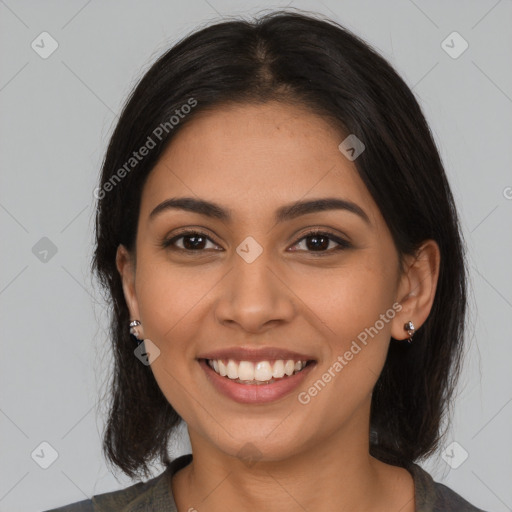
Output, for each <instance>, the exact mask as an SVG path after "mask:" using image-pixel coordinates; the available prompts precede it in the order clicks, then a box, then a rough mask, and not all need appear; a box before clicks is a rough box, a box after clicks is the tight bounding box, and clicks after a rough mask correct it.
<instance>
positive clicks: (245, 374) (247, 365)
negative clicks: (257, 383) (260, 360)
mask: <svg viewBox="0 0 512 512" xmlns="http://www.w3.org/2000/svg"><path fill="white" fill-rule="evenodd" d="M238 378H239V379H240V380H254V365H253V364H252V363H251V362H250V361H240V365H239V366H238Z"/></svg>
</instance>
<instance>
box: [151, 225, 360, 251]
mask: <svg viewBox="0 0 512 512" xmlns="http://www.w3.org/2000/svg"><path fill="white" fill-rule="evenodd" d="M189 236H200V237H203V238H206V239H207V240H208V241H210V242H212V243H214V244H215V242H214V241H213V240H212V239H211V238H210V237H209V236H207V235H206V233H203V232H201V231H195V230H190V231H183V232H181V233H179V234H178V235H176V236H174V237H173V238H171V239H166V240H163V241H162V244H161V246H162V247H163V248H164V249H171V250H175V251H180V252H183V253H188V254H190V255H194V253H201V252H205V249H198V250H195V251H194V250H191V249H182V248H181V247H176V246H174V243H175V242H176V241H177V240H179V239H181V238H186V237H189ZM313 236H321V237H326V238H328V239H329V241H332V242H336V243H337V244H338V246H337V247H335V248H334V249H328V250H326V251H308V250H305V251H304V250H300V249H299V250H297V251H293V252H307V253H309V254H311V255H313V256H315V257H317V256H320V257H322V256H328V255H331V254H333V253H334V252H338V251H341V250H344V249H350V248H351V247H352V244H351V243H350V242H348V241H347V240H344V239H343V238H339V237H338V236H336V235H334V234H333V233H330V232H328V231H322V230H318V229H315V230H311V231H308V232H307V233H304V234H303V235H301V237H300V238H299V239H298V240H297V241H296V242H295V243H294V244H293V246H295V245H297V244H298V243H300V242H301V241H302V240H304V239H305V238H309V237H313ZM215 245H217V244H215ZM293 246H292V247H293Z"/></svg>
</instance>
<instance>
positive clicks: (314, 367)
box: [118, 102, 406, 460]
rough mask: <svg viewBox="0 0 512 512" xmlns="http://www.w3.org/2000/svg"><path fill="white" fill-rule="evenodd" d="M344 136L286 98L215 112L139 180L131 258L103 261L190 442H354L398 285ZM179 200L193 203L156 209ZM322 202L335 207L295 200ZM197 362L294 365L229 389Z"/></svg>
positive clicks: (269, 450) (398, 320)
mask: <svg viewBox="0 0 512 512" xmlns="http://www.w3.org/2000/svg"><path fill="white" fill-rule="evenodd" d="M344 138H345V137H344V136H343V135H342V134H340V133H339V132H338V131H337V130H336V129H335V128H333V127H331V126H330V125H329V124H328V123H327V122H326V121H325V120H323V119H322V118H320V117H318V116H316V115H315V114H313V113H309V112H306V111H303V110H299V109H298V108H297V107H292V106H289V105H284V104H280V103H273V102H271V103H266V104H264V105H238V106H231V107H229V108H225V107H224V108H222V109H218V110H216V111H211V112H208V113H202V114H201V115H200V116H199V117H197V118H195V119H194V120H193V121H191V122H190V124H188V125H186V126H184V127H183V129H182V131H180V132H179V133H178V134H177V136H176V137H175V139H174V140H173V141H172V143H171V144H170V146H169V147H168V148H167V150H166V152H165V153H164V154H163V156H162V157H161V159H160V161H159V162H158V164H157V165H156V166H155V168H154V169H153V170H152V172H151V174H150V175H149V178H148V180H147V182H146V184H145V186H144V189H143V192H142V201H141V208H140V216H139V222H138V232H137V239H136V262H135V260H134V259H133V255H132V254H129V253H127V252H126V251H125V249H124V248H123V247H121V248H120V250H119V252H118V268H119V269H120V271H121V273H122V276H123V286H124V290H125V297H126V300H127V303H128V305H129V308H130V313H131V315H132V319H133V318H137V319H139V320H140V321H141V322H142V333H143V336H144V338H146V339H150V340H151V341H152V343H154V345H156V346H157V347H158V349H159V350H160V354H159V356H158V357H156V359H155V360H154V361H153V363H152V364H151V370H152V371H153V373H154V376H155V378H156V381H157V382H158V385H159V386H160V388H161V390H162V392H163V393H164V395H165V396H166V398H167V400H168V401H169V402H170V404H171V405H172V406H173V407H174V409H175V410H176V411H177V412H178V414H180V416H181V417H182V418H183V419H184V420H185V421H186V422H187V425H188V427H189V433H190V436H191V440H192V446H193V448H194V443H196V444H199V443H202V444H203V445H204V446H208V447H209V449H211V450H217V451H218V453H219V454H221V453H223V454H227V455H236V454H238V453H239V451H240V450H243V449H244V446H249V445H248V443H250V446H252V447H256V448H254V449H255V450H257V452H258V456H259V457H261V458H263V459H268V460H278V459H284V458H286V457H287V456H289V455H291V454H293V453H297V452H298V451H301V450H304V451H305V450H309V449H312V448H314V447H316V446H318V445H319V444H320V443H321V442H322V441H323V440H327V439H332V438H333V436H334V437H336V436H339V437H340V438H341V437H343V436H345V438H347V437H346V436H349V437H350V439H352V440H354V439H356V438H357V437H358V436H359V437H360V438H361V439H366V438H367V435H368V431H367V428H368V420H369V407H370V401H371V392H372V388H373V386H374V384H375V382H376V380H377V378H378V376H379V374H380V372H381V370H382V367H383V365H384V361H385V358H386V353H387V349H388V345H389V340H390V336H391V335H393V336H396V337H400V332H403V322H404V319H403V317H402V316H400V314H399V313H398V309H399V308H400V306H398V309H397V302H398V301H399V300H400V298H402V297H403V296H404V295H405V292H404V290H405V286H406V283H405V281H404V276H402V275H401V274H400V272H399V265H398V254H397V252H396V249H395V246H394V244H393V241H392V238H391V234H390V232H389V230H388V228H387V226H386V223H385V221H384V219H383V218H382V215H381V214H380V212H379V210H378V208H377V206H376V204H375V203H374V201H373V199H372V197H371V196H370V194H369V192H368V191H367V189H366V187H365V185H364V184H363V182H362V181H361V179H360V178H359V176H358V174H357V172H356V168H355V165H354V163H353V162H351V161H349V160H348V159H347V158H346V157H345V156H344V155H343V154H342V153H341V152H340V150H339V149H338V145H339V144H340V142H341V141H342V140H343V139H344ZM183 198H191V199H193V201H188V203H181V207H178V206H179V205H176V204H174V206H172V205H171V204H170V203H169V202H168V203H167V206H165V205H166V203H165V202H166V201H168V200H169V199H178V200H179V199H183ZM326 199H334V200H337V201H338V203H337V204H334V205H333V204H330V205H329V204H327V206H326V208H325V209H319V208H318V205H319V204H320V203H316V208H315V204H314V203H310V206H309V208H306V207H304V208H302V209H301V208H299V207H297V204H298V203H307V202H311V201H321V200H326ZM194 201H196V202H195V203H194ZM198 201H205V202H209V203H214V204H215V205H216V208H213V207H209V208H206V207H204V205H203V207H202V208H201V207H200V203H197V202H198ZM198 205H199V206H198ZM294 205H295V208H293V209H292V208H290V207H291V206H294ZM155 209H156V210H155ZM191 232H192V233H191ZM394 305H395V306H394ZM370 333H371V334H370ZM403 334H404V335H403V336H401V337H402V338H404V337H406V333H405V332H404V333H403ZM363 340H365V342H364V341H363ZM356 347H359V349H358V348H356ZM239 349H245V352H243V350H242V351H237V350H239ZM260 349H261V350H260ZM267 349H268V351H267ZM219 351H223V352H222V353H220V352H219ZM217 352H219V353H218V354H217ZM350 354H352V355H351V356H350ZM208 356H211V357H213V358H218V359H222V360H224V362H225V363H228V360H229V359H233V360H234V361H235V363H238V362H239V361H245V363H242V364H241V365H240V366H238V364H235V366H233V364H231V371H237V372H238V371H240V372H245V371H248V372H249V374H246V373H241V374H239V375H238V374H237V375H238V376H242V377H243V376H245V379H244V380H247V375H251V374H250V372H251V368H253V369H254V368H256V367H257V366H258V369H257V372H259V373H258V376H259V377H260V378H261V379H262V380H268V379H269V378H272V377H271V376H270V377H269V376H268V374H267V378H266V379H265V378H264V377H262V376H264V375H265V372H268V371H269V368H270V371H271V372H274V371H276V372H277V373H276V375H281V373H282V372H281V373H279V372H280V371H281V370H280V367H278V369H277V370H275V364H276V360H278V359H283V362H284V363H286V361H287V360H289V359H291V360H294V361H295V360H299V359H300V360H302V361H309V363H308V364H307V366H305V368H304V369H303V370H302V371H299V372H298V373H297V374H295V375H292V376H287V375H285V376H283V377H282V378H276V379H275V380H274V382H271V383H270V384H261V385H258V384H254V383H251V384H249V383H247V384H243V383H239V382H237V381H235V380H234V379H230V378H229V376H220V375H217V374H216V373H215V371H214V370H213V369H212V368H210V367H209V366H208V364H207V363H206V362H205V361H204V360H203V359H204V358H205V357H206V359H209V357H208ZM217 356H218V357H217ZM265 360H266V361H269V365H267V364H266V363H262V362H263V361H265ZM247 362H248V363H251V364H252V367H251V366H250V365H247V364H246V363H247ZM258 362H259V363H262V364H259V365H258ZM336 363H338V364H336ZM212 364H213V363H212ZM219 364H220V363H217V366H219ZM279 364H281V363H278V366H279ZM242 366H244V370H242ZM233 368H235V370H233ZM217 369H218V368H217ZM228 371H229V368H228ZM232 375H235V374H232ZM287 379H289V381H287ZM315 383H316V384H315ZM315 390H316V391H315Z"/></svg>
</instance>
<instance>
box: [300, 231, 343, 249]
mask: <svg viewBox="0 0 512 512" xmlns="http://www.w3.org/2000/svg"><path fill="white" fill-rule="evenodd" d="M303 240H304V241H305V242H302V241H303ZM300 244H302V246H303V247H304V249H299V251H300V252H302V251H303V250H304V251H305V252H311V253H315V252H316V253H329V254H330V253H332V252H334V251H339V250H342V249H348V248H349V247H351V246H352V245H351V244H350V243H349V242H347V241H346V240H343V239H342V238H339V237H338V236H336V235H334V234H333V233H328V232H323V231H310V232H309V233H306V234H305V235H304V236H302V238H300V239H299V240H298V241H297V242H296V243H295V245H294V247H295V246H298V245H300Z"/></svg>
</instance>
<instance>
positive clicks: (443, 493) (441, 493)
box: [407, 464, 485, 512]
mask: <svg viewBox="0 0 512 512" xmlns="http://www.w3.org/2000/svg"><path fill="white" fill-rule="evenodd" d="M407 469H408V470H409V471H410V473H411V474H412V475H413V478H414V487H415V493H416V511H417V512H485V511H484V510H482V509H480V508H477V507H475V506H474V505H472V504H471V503H469V502H468V501H466V500H465V499H464V498H463V497H462V496H460V495H459V494H457V493H456V492H455V491H453V490H452V489H450V488H449V487H447V486H446V485H444V484H441V483H439V482H435V481H434V480H433V478H432V477H431V476H430V474H429V473H427V472H426V471H425V470H424V469H423V468H422V467H421V466H419V465H417V464H411V465H410V466H409V467H407Z"/></svg>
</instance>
